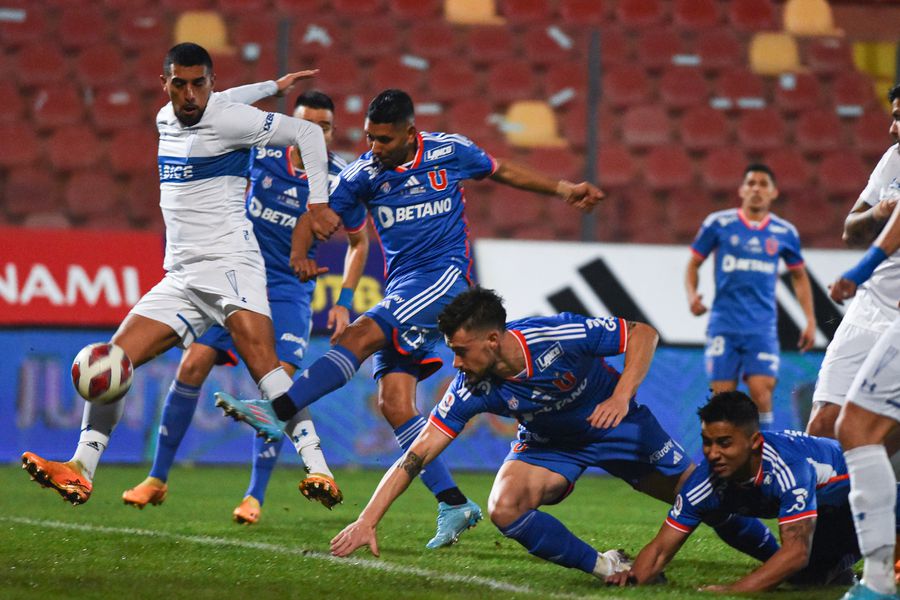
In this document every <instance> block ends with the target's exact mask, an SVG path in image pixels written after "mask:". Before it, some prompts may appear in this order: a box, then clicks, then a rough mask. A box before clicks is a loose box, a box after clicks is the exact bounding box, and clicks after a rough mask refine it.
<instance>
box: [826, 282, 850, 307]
mask: <svg viewBox="0 0 900 600" xmlns="http://www.w3.org/2000/svg"><path fill="white" fill-rule="evenodd" d="M828 295H829V296H831V299H832V300H834V301H835V302H837V303H838V304H843V303H844V300H847V299H848V298H852V297H853V296H855V295H856V284H855V283H853V282H852V281H850V280H849V279H844V278H843V277H841V278H840V279H838V280H837V281H835V282H834V283H832V284H831V285H830V286H828Z"/></svg>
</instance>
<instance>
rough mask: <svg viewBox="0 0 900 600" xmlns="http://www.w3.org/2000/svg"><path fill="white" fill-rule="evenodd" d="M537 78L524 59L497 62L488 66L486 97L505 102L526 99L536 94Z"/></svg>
mask: <svg viewBox="0 0 900 600" xmlns="http://www.w3.org/2000/svg"><path fill="white" fill-rule="evenodd" d="M536 83H537V78H536V77H535V74H534V71H533V69H532V68H531V65H530V64H529V63H527V62H525V61H518V60H516V61H508V62H499V63H496V64H494V65H492V66H491V67H490V69H489V70H488V74H487V78H486V86H485V87H486V90H487V93H488V97H489V98H491V99H493V100H494V101H495V102H501V103H507V102H513V101H515V100H527V99H530V98H533V97H534V96H535V95H536V85H535V84H536Z"/></svg>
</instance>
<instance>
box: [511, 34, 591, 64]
mask: <svg viewBox="0 0 900 600" xmlns="http://www.w3.org/2000/svg"><path fill="white" fill-rule="evenodd" d="M521 37H522V46H523V47H524V49H525V58H526V59H528V60H529V61H530V62H531V63H532V64H535V65H538V66H541V67H544V68H546V69H548V70H552V69H554V68H556V67H557V66H558V65H566V64H571V63H573V62H576V60H577V56H578V51H579V48H578V47H577V46H578V45H579V44H580V41H579V40H577V39H576V38H574V37H572V36H570V35H568V34H566V33H565V32H563V31H562V30H561V29H560V28H558V27H555V28H554V27H532V28H529V29H527V30H526V31H524V32H523V33H522V36H521Z"/></svg>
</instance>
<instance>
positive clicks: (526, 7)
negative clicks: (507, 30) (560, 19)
mask: <svg viewBox="0 0 900 600" xmlns="http://www.w3.org/2000/svg"><path fill="white" fill-rule="evenodd" d="M500 14H501V15H502V16H503V17H505V18H506V20H507V21H508V22H509V23H510V24H511V25H546V24H547V23H552V22H553V21H554V19H555V15H554V14H553V11H552V10H551V8H550V4H549V3H548V2H546V0H503V2H502V3H501V4H500Z"/></svg>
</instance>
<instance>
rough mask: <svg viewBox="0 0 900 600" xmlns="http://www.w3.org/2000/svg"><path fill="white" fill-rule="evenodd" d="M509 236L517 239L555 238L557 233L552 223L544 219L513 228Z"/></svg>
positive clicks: (557, 236)
mask: <svg viewBox="0 0 900 600" xmlns="http://www.w3.org/2000/svg"><path fill="white" fill-rule="evenodd" d="M511 237H513V238H515V239H517V240H557V239H559V234H558V232H557V229H556V227H555V226H554V224H553V223H552V222H550V221H549V220H546V219H544V220H541V221H540V222H538V223H536V224H533V225H528V226H525V227H515V228H513V233H512V236H511Z"/></svg>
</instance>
